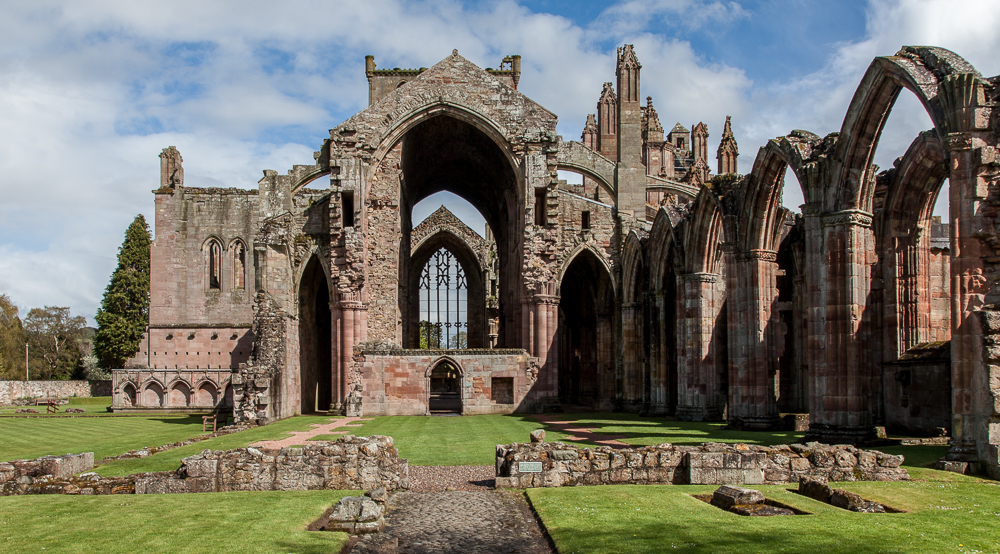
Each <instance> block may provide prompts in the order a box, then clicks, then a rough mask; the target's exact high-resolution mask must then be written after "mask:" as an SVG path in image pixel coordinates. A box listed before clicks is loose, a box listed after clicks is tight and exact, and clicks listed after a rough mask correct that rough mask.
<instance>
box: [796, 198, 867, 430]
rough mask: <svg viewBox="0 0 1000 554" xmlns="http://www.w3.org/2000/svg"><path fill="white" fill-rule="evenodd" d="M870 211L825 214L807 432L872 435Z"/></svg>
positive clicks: (822, 221)
mask: <svg viewBox="0 0 1000 554" xmlns="http://www.w3.org/2000/svg"><path fill="white" fill-rule="evenodd" d="M871 221H872V218H871V214H868V213H866V212H863V211H860V210H845V211H841V212H835V213H831V214H825V215H823V216H822V217H821V223H822V229H821V233H822V243H823V249H822V250H821V252H822V255H821V261H820V263H819V264H818V265H819V267H818V269H819V272H818V273H819V275H818V276H817V277H818V280H817V281H814V282H813V283H812V284H811V286H813V285H814V284H815V283H821V284H822V286H821V287H820V289H821V290H820V291H819V294H818V296H819V299H820V303H819V306H817V307H816V308H817V310H816V312H817V315H818V316H819V317H818V319H819V321H817V322H816V325H817V328H816V329H817V331H818V336H817V337H816V338H817V339H818V340H817V342H818V344H817V345H816V346H818V347H819V348H820V349H821V351H822V352H821V353H819V354H818V355H816V356H815V358H814V360H815V365H814V367H813V372H812V375H813V381H814V390H813V394H812V401H811V403H810V414H809V417H810V424H809V433H808V434H807V437H808V438H810V439H813V440H820V441H823V442H832V443H841V442H848V443H855V442H859V441H862V440H865V439H868V438H872V437H874V432H875V420H874V411H873V404H872V397H873V395H875V394H877V393H878V386H877V385H878V383H877V381H876V377H875V372H874V367H873V362H872V356H871V353H870V352H869V348H870V347H871V344H869V343H870V341H869V336H868V335H869V334H870V329H869V325H867V322H866V321H865V319H866V318H867V317H870V314H866V308H867V307H868V306H867V302H868V295H869V292H870V284H871V265H870V264H869V253H870V252H872V251H873V246H874V245H873V239H872V233H871Z"/></svg>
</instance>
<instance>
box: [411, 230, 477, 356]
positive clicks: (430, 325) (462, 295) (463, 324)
mask: <svg viewBox="0 0 1000 554" xmlns="http://www.w3.org/2000/svg"><path fill="white" fill-rule="evenodd" d="M468 290H469V285H468V282H467V280H466V278H465V271H464V270H463V269H462V265H461V264H460V263H458V260H457V259H455V256H454V255H453V254H452V253H451V252H449V251H448V250H447V249H446V248H441V249H439V250H438V251H437V252H435V253H434V255H433V256H431V258H430V259H429V260H428V261H427V263H426V264H425V265H424V267H423V269H422V270H421V272H420V347H421V348H430V349H437V348H450V349H458V348H467V347H468Z"/></svg>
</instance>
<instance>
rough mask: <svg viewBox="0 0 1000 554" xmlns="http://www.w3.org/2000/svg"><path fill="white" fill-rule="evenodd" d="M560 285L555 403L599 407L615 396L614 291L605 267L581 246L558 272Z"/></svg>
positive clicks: (587, 249)
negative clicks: (557, 375) (557, 384)
mask: <svg viewBox="0 0 1000 554" xmlns="http://www.w3.org/2000/svg"><path fill="white" fill-rule="evenodd" d="M561 277H562V278H561V279H560V287H559V297H560V298H559V328H558V331H557V336H558V340H559V358H558V359H559V364H560V367H559V401H560V402H561V403H563V404H569V405H575V406H585V407H590V408H601V407H602V405H601V401H602V400H603V399H607V398H611V397H613V396H614V384H615V383H614V379H613V375H614V372H613V371H612V367H613V353H612V350H613V345H614V337H613V336H612V314H613V313H614V290H613V288H614V287H613V284H612V280H611V273H610V272H609V271H608V268H607V265H606V263H605V262H604V260H602V259H601V258H600V257H599V256H598V255H597V254H596V253H595V252H594V251H593V250H591V249H590V248H586V247H584V248H580V249H578V250H577V252H576V253H575V254H574V255H573V257H572V258H571V259H570V260H568V263H567V264H565V266H564V270H563V271H562V276H561Z"/></svg>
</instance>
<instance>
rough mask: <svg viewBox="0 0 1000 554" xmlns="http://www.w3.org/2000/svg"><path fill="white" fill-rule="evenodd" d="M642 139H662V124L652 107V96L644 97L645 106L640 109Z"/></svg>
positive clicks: (653, 140) (654, 140) (656, 140)
mask: <svg viewBox="0 0 1000 554" xmlns="http://www.w3.org/2000/svg"><path fill="white" fill-rule="evenodd" d="M642 139H643V140H644V141H647V142H649V141H652V142H662V141H663V125H661V124H660V116H659V115H657V114H656V108H654V107H653V97H652V96H647V97H646V107H645V108H643V109H642Z"/></svg>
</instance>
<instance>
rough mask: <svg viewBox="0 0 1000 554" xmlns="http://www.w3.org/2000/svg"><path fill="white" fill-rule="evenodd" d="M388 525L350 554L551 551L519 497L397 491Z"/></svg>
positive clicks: (500, 492)
mask: <svg viewBox="0 0 1000 554" xmlns="http://www.w3.org/2000/svg"><path fill="white" fill-rule="evenodd" d="M473 467H474V466H473ZM412 469H413V468H411V471H412ZM411 479H412V474H411ZM385 521H386V526H385V528H384V529H383V530H382V532H381V533H376V534H372V535H365V536H364V537H362V538H361V539H359V540H357V541H356V542H355V543H354V544H353V545H352V548H350V550H349V552H351V553H353V554H375V553H407V554H411V553H412V554H423V553H435V554H437V553H441V554H451V553H455V554H459V553H461V554H465V553H480V552H481V553H484V554H487V553H488V554H506V553H515V552H516V553H518V554H549V553H551V552H552V550H551V549H550V547H549V543H548V541H547V540H546V539H545V536H544V535H543V534H542V531H541V529H540V528H539V526H538V523H537V522H536V521H535V518H534V517H533V516H532V514H531V509H530V508H529V507H528V506H527V504H526V503H525V501H524V497H523V496H522V495H521V494H520V493H516V492H508V491H503V490H494V491H480V490H477V491H446V492H398V493H396V494H394V495H393V496H392V498H390V499H389V503H388V505H387V515H386V518H385Z"/></svg>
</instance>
